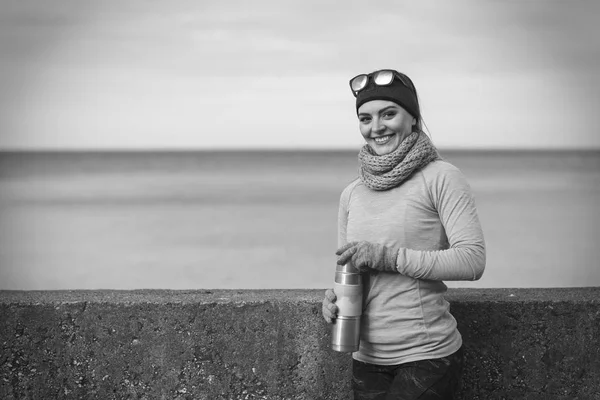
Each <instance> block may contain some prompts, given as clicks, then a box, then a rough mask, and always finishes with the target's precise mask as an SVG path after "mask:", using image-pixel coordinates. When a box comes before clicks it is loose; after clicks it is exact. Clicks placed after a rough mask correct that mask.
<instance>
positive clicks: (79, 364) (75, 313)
mask: <svg viewBox="0 0 600 400" xmlns="http://www.w3.org/2000/svg"><path fill="white" fill-rule="evenodd" d="M323 292H324V291H323V290H262V291H223V290H218V291H217V290H215V291H205V290H199V291H124V292H121V291H75V292H60V291H59V292H12V291H4V292H0V320H1V321H2V324H1V325H0V343H1V346H2V347H1V348H2V352H1V354H0V398H1V399H80V398H82V399H124V398H131V399H348V398H351V397H352V395H351V392H350V366H351V358H350V355H348V354H339V353H336V352H333V351H331V350H330V349H329V339H330V337H329V329H328V326H327V325H326V324H325V322H324V321H323V319H322V317H321V315H320V308H321V305H320V304H321V299H322V295H323ZM448 299H449V301H450V303H451V305H452V312H453V314H454V315H455V316H456V318H457V320H458V323H459V329H460V331H461V333H462V334H463V337H464V341H465V349H466V357H467V367H466V371H465V376H464V383H463V386H464V387H463V391H462V397H461V398H462V399H533V400H535V399H600V288H573V289H485V290H475V289H455V290H450V291H449V293H448Z"/></svg>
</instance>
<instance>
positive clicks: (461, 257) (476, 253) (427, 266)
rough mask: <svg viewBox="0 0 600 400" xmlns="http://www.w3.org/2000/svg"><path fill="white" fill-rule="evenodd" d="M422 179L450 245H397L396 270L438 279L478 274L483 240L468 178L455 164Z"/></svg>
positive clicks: (472, 277)
mask: <svg viewBox="0 0 600 400" xmlns="http://www.w3.org/2000/svg"><path fill="white" fill-rule="evenodd" d="M448 165H449V164H448ZM421 174H423V172H421ZM425 182H426V186H427V188H428V189H429V191H430V195H431V199H432V202H433V205H434V206H435V208H436V209H437V212H438V215H439V217H440V221H441V223H442V225H443V227H444V230H445V231H446V237H447V238H448V244H449V248H448V249H445V250H435V251H426V250H412V249H406V248H400V250H399V252H398V258H397V268H398V272H400V273H401V274H403V275H406V276H410V277H412V278H415V279H431V280H439V281H441V280H454V281H458V280H477V279H479V278H481V275H482V274H483V271H484V269H485V242H484V238H483V231H482V229H481V224H480V222H479V217H478V216H477V210H476V208H475V201H474V199H473V196H472V194H471V188H470V186H469V184H468V182H467V180H466V179H465V177H464V175H463V174H462V173H461V172H460V170H459V169H458V168H456V167H453V166H451V165H450V168H445V169H443V170H440V171H438V172H437V173H436V174H435V176H433V177H432V178H430V179H429V180H428V179H427V178H425Z"/></svg>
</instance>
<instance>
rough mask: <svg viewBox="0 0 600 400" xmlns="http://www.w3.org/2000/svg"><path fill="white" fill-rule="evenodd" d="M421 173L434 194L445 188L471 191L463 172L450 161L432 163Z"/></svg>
mask: <svg viewBox="0 0 600 400" xmlns="http://www.w3.org/2000/svg"><path fill="white" fill-rule="evenodd" d="M420 172H421V175H422V177H423V179H424V180H425V183H426V185H427V186H428V187H429V188H430V190H431V191H432V192H436V191H438V190H440V189H443V188H457V189H459V188H460V189H465V190H470V186H469V183H468V182H467V179H466V177H465V175H464V174H463V173H462V171H461V170H460V169H459V168H458V167H456V166H455V165H453V164H451V163H449V162H448V161H445V160H436V161H433V162H430V163H429V164H427V165H426V166H425V167H424V168H423V169H421V171H420Z"/></svg>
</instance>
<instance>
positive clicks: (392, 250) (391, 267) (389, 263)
mask: <svg viewBox="0 0 600 400" xmlns="http://www.w3.org/2000/svg"><path fill="white" fill-rule="evenodd" d="M398 250H399V248H398V247H396V246H393V247H386V267H387V268H386V270H388V271H390V272H398Z"/></svg>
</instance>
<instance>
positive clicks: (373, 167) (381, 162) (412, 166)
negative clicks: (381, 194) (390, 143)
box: [358, 131, 441, 190]
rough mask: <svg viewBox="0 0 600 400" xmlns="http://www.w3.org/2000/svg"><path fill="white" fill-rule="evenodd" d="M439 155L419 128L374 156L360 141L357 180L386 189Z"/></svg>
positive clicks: (378, 188) (394, 185) (373, 187)
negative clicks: (384, 151) (396, 145)
mask: <svg viewBox="0 0 600 400" xmlns="http://www.w3.org/2000/svg"><path fill="white" fill-rule="evenodd" d="M438 159H441V157H440V155H439V154H438V152H437V150H436V148H435V146H434V145H433V143H431V141H430V140H429V138H428V137H427V135H426V134H425V133H424V132H422V131H415V132H413V133H411V134H410V135H408V136H407V137H406V138H405V139H404V140H403V141H402V143H400V145H399V146H398V148H397V149H396V150H394V151H393V152H391V153H389V154H384V155H382V156H378V155H377V154H376V153H375V152H374V151H373V149H371V146H369V145H368V144H366V145H364V146H363V148H362V149H361V150H360V153H359V154H358V161H359V163H360V167H359V170H358V172H359V177H360V180H361V181H362V182H363V183H364V184H365V185H367V187H368V188H369V189H371V190H388V189H391V188H394V187H396V186H399V185H400V184H401V183H402V182H404V181H405V180H406V179H407V178H408V177H410V176H411V175H412V173H413V172H415V171H418V170H419V169H421V168H423V167H424V166H426V165H427V164H429V163H430V162H431V161H434V160H438Z"/></svg>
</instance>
